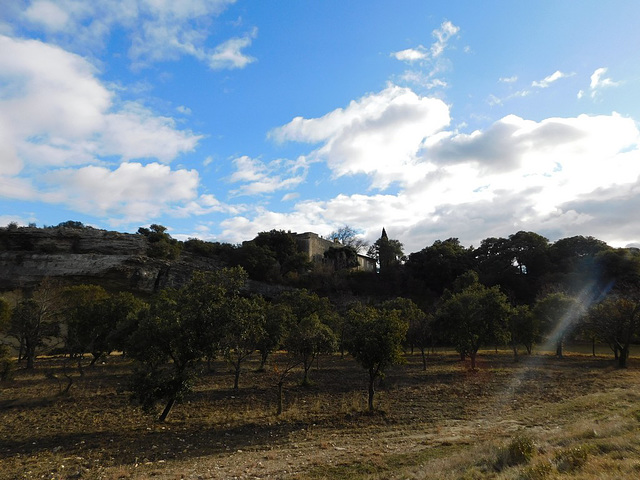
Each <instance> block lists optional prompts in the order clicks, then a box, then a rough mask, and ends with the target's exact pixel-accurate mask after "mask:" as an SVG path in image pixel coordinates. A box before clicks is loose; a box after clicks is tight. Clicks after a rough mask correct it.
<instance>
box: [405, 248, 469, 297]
mask: <svg viewBox="0 0 640 480" xmlns="http://www.w3.org/2000/svg"><path fill="white" fill-rule="evenodd" d="M473 264H474V261H473V257H472V249H470V248H469V249H467V248H464V247H463V246H462V245H460V241H459V240H458V239H457V238H449V239H447V240H444V241H441V240H436V241H435V242H434V243H433V245H432V246H430V247H426V248H423V249H422V250H420V251H419V252H416V253H412V254H411V255H409V258H408V260H407V263H406V267H407V270H408V271H409V273H410V274H411V276H412V277H413V278H416V279H419V280H421V281H422V282H424V285H425V286H426V287H427V288H428V289H430V290H432V291H433V292H435V293H436V294H442V292H443V291H444V290H445V289H447V288H448V289H450V288H451V286H452V284H453V281H454V280H455V279H456V278H457V277H459V276H460V275H462V274H463V273H464V272H466V271H468V270H470V269H471V268H473Z"/></svg>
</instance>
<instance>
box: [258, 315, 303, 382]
mask: <svg viewBox="0 0 640 480" xmlns="http://www.w3.org/2000/svg"><path fill="white" fill-rule="evenodd" d="M294 322H295V319H294V316H293V311H292V310H291V307H290V306H289V305H285V304H284V303H270V304H267V306H266V314H265V323H264V329H263V332H262V336H261V337H260V338H259V339H258V343H257V348H258V350H259V351H260V367H259V370H260V371H263V370H264V368H265V365H266V363H267V358H268V357H269V355H270V354H271V353H272V352H273V351H274V350H276V349H277V348H279V347H280V346H281V345H282V342H283V340H284V337H285V335H286V332H287V331H289V329H290V328H291V326H292V325H293V324H294Z"/></svg>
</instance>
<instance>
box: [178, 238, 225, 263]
mask: <svg viewBox="0 0 640 480" xmlns="http://www.w3.org/2000/svg"><path fill="white" fill-rule="evenodd" d="M182 248H183V250H184V251H186V252H191V253H193V254H195V255H199V256H201V257H207V258H216V257H220V258H222V259H223V260H225V261H228V262H230V261H232V258H233V257H234V255H235V250H236V248H235V247H234V246H233V245H231V244H230V243H220V242H206V241H204V240H200V239H199V238H190V239H188V240H187V241H185V242H183V244H182Z"/></svg>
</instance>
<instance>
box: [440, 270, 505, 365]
mask: <svg viewBox="0 0 640 480" xmlns="http://www.w3.org/2000/svg"><path fill="white" fill-rule="evenodd" d="M469 278H470V279H473V278H474V275H471V277H469ZM467 283H469V282H468V281H465V282H462V285H466V284H467ZM509 314H510V306H509V303H508V301H507V297H506V296H505V295H504V294H503V293H502V292H501V291H500V290H499V289H498V287H491V288H487V287H485V286H484V285H482V284H480V283H477V282H475V283H471V284H469V285H468V286H466V287H464V288H463V289H462V290H461V291H459V292H457V293H453V294H448V295H445V296H444V300H443V302H442V304H441V305H440V307H439V308H438V310H437V312H436V324H437V325H438V327H439V329H440V331H441V333H442V334H443V335H444V337H445V339H447V340H449V341H450V342H452V343H453V344H454V345H455V347H456V349H457V350H458V352H460V353H461V354H465V355H466V354H468V355H469V356H470V357H471V367H472V368H475V357H476V353H477V352H478V349H479V348H480V347H481V346H482V345H486V344H494V345H497V344H501V343H504V342H505V340H507V338H508V324H507V321H508V318H509Z"/></svg>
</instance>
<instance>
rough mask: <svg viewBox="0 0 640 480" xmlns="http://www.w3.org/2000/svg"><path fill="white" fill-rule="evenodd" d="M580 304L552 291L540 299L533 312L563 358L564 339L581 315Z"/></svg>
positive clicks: (542, 330)
mask: <svg viewBox="0 0 640 480" xmlns="http://www.w3.org/2000/svg"><path fill="white" fill-rule="evenodd" d="M578 307H579V305H578V304H577V303H576V301H575V300H574V299H573V298H571V297H569V296H567V295H566V294H564V293H559V292H557V293H550V294H548V295H546V296H544V297H542V298H541V299H539V300H538V301H537V302H536V304H535V306H534V308H533V313H534V315H535V316H536V318H537V320H538V322H540V330H541V332H543V333H544V334H546V335H547V338H548V340H549V341H550V342H553V343H555V345H556V356H557V357H558V358H562V356H563V349H564V341H565V338H566V336H567V335H568V334H569V333H570V332H571V330H572V329H573V327H574V326H575V324H576V321H577V320H578V318H579V317H580V314H581V312H580V311H579V308H578Z"/></svg>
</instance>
